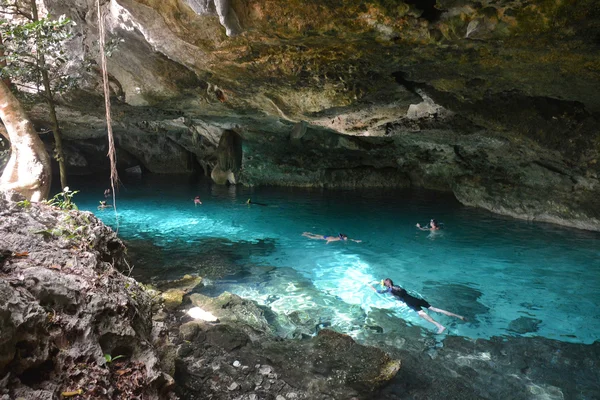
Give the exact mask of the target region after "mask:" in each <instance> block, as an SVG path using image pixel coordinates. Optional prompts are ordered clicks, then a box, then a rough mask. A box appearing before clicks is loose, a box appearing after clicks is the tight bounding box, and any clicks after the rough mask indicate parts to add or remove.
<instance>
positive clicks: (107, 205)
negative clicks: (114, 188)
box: [98, 200, 112, 210]
mask: <svg viewBox="0 0 600 400" xmlns="http://www.w3.org/2000/svg"><path fill="white" fill-rule="evenodd" d="M105 208H112V205H110V204H106V200H100V204H99V205H98V210H104V209H105Z"/></svg>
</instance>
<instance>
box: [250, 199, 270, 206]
mask: <svg viewBox="0 0 600 400" xmlns="http://www.w3.org/2000/svg"><path fill="white" fill-rule="evenodd" d="M246 204H248V205H249V206H251V205H256V206H268V204H265V203H257V202H256V201H252V199H248V200H246Z"/></svg>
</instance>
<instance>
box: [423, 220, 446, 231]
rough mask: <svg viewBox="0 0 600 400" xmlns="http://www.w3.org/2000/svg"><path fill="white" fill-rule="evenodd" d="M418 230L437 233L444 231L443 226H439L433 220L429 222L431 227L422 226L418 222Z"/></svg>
mask: <svg viewBox="0 0 600 400" xmlns="http://www.w3.org/2000/svg"><path fill="white" fill-rule="evenodd" d="M417 228H419V229H420V230H422V231H437V230H440V229H442V225H441V224H438V222H437V221H436V220H435V219H433V218H432V219H431V221H429V226H427V225H425V226H421V224H420V223H418V222H417Z"/></svg>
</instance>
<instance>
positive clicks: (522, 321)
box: [508, 317, 542, 335]
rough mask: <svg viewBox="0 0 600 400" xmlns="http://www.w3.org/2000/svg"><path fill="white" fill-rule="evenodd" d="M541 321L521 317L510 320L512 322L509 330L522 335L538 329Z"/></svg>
mask: <svg viewBox="0 0 600 400" xmlns="http://www.w3.org/2000/svg"><path fill="white" fill-rule="evenodd" d="M541 323H542V320H541V319H537V318H530V317H519V318H517V319H515V320H513V321H510V324H508V330H509V331H512V332H515V333H518V334H521V335H523V334H525V333H533V332H537V331H538V328H539V326H540V324H541Z"/></svg>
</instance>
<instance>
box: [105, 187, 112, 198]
mask: <svg viewBox="0 0 600 400" xmlns="http://www.w3.org/2000/svg"><path fill="white" fill-rule="evenodd" d="M110 193H111V191H110V189H106V190H105V191H104V198H105V199H108V198H109V197H110Z"/></svg>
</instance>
